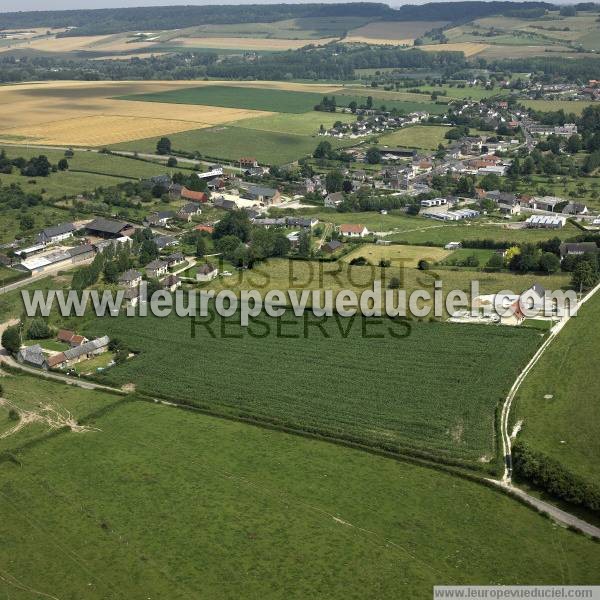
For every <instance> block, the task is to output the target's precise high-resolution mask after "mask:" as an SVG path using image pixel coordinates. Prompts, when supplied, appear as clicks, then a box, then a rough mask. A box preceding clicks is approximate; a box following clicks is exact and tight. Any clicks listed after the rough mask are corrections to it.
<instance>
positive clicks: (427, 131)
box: [379, 125, 448, 150]
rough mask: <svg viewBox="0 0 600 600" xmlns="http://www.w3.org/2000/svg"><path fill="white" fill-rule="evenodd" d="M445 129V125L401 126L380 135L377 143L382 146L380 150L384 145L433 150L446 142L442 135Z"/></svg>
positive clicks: (446, 129)
mask: <svg viewBox="0 0 600 600" xmlns="http://www.w3.org/2000/svg"><path fill="white" fill-rule="evenodd" d="M447 131H448V128H447V127H435V126H427V125H414V126H412V127H403V128H402V129H398V130H397V131H394V132H392V133H388V134H385V135H382V136H381V137H380V138H379V145H380V146H382V147H383V148H382V150H385V148H386V147H392V148H396V147H398V146H406V147H407V148H423V149H427V150H435V149H436V148H437V147H438V146H439V145H440V144H443V145H445V144H446V143H447V142H448V140H447V139H446V138H445V137H444V135H445V133H446V132H447Z"/></svg>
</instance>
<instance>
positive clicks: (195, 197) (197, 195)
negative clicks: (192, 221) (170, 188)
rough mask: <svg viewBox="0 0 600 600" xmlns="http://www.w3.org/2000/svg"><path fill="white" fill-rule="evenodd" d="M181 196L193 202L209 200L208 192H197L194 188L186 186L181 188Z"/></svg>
mask: <svg viewBox="0 0 600 600" xmlns="http://www.w3.org/2000/svg"><path fill="white" fill-rule="evenodd" d="M181 197H182V198H183V199H184V200H191V201H192V202H208V194H207V193H206V192H195V191H194V190H188V189H187V188H186V187H183V188H181Z"/></svg>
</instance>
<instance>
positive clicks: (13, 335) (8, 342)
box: [2, 325, 21, 354]
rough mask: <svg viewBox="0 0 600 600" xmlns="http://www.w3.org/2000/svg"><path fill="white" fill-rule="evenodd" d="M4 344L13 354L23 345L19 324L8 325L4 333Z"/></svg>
mask: <svg viewBox="0 0 600 600" xmlns="http://www.w3.org/2000/svg"><path fill="white" fill-rule="evenodd" d="M2 346H4V348H6V350H8V352H10V353H11V354H16V353H17V352H18V351H19V348H20V347H21V336H20V334H19V327H18V325H14V326H13V327H8V328H7V329H5V331H4V333H3V334H2Z"/></svg>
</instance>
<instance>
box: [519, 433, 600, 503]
mask: <svg viewBox="0 0 600 600" xmlns="http://www.w3.org/2000/svg"><path fill="white" fill-rule="evenodd" d="M512 457H513V470H514V472H515V473H516V474H517V475H519V476H520V477H523V478H524V479H527V480H529V481H531V482H532V483H534V484H535V485H537V486H539V487H541V488H543V489H544V490H546V491H548V492H550V493H551V494H553V495H554V496H556V497H558V498H562V499H563V500H566V501H567V502H571V503H572V504H577V505H579V506H584V507H586V508H589V509H590V510H593V511H600V488H598V487H597V486H595V485H593V484H591V483H588V482H587V481H585V480H584V479H583V478H581V477H579V476H578V475H575V474H573V473H571V472H570V471H568V470H567V469H566V468H565V467H564V466H563V465H562V464H560V463H559V462H558V461H557V460H554V459H553V458H550V457H549V456H546V455H545V454H542V453H541V452H537V451H535V450H532V449H531V448H529V447H528V446H527V445H526V444H525V443H524V442H523V441H522V440H518V441H517V442H515V444H514V445H513V452H512Z"/></svg>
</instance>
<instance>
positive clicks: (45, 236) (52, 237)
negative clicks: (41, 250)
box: [36, 223, 76, 246]
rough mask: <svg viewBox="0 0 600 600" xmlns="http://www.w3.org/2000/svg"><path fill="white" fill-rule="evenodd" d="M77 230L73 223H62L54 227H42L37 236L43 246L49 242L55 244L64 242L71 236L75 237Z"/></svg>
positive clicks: (38, 242)
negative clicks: (74, 233)
mask: <svg viewBox="0 0 600 600" xmlns="http://www.w3.org/2000/svg"><path fill="white" fill-rule="evenodd" d="M75 230H76V227H75V225H73V223H61V224H60V225H54V226H53V227H46V229H42V231H40V233H38V236H37V240H36V242H37V244H41V245H43V246H45V245H47V244H55V243H57V242H62V241H63V240H66V239H68V238H70V237H73V232H74V231H75Z"/></svg>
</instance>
